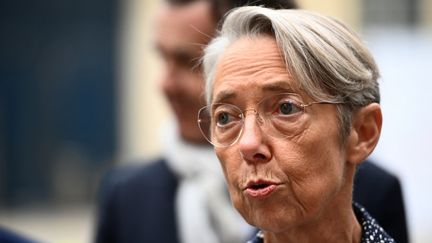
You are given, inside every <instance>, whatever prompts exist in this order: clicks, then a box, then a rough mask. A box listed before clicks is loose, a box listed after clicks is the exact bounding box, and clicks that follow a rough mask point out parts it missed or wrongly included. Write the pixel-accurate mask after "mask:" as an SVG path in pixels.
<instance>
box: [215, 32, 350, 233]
mask: <svg viewBox="0 0 432 243" xmlns="http://www.w3.org/2000/svg"><path fill="white" fill-rule="evenodd" d="M279 93H297V94H299V95H300V96H301V97H302V99H303V103H304V104H306V103H309V102H311V101H312V100H311V99H310V97H309V96H307V95H306V93H305V92H303V91H302V90H301V89H300V87H299V85H298V83H297V81H296V80H294V79H293V78H292V77H291V76H290V75H289V73H288V72H287V71H286V67H285V63H284V61H283V60H282V58H281V53H280V51H279V49H278V47H277V45H276V42H275V40H274V39H273V38H271V37H254V38H246V37H244V38H241V39H239V40H237V41H236V42H234V43H233V44H232V45H231V46H229V47H228V49H227V50H226V51H225V53H224V54H223V56H222V57H221V60H220V62H219V64H218V66H217V71H216V76H215V82H214V87H213V96H212V97H214V100H213V102H214V103H216V102H222V103H229V104H233V105H236V106H238V107H239V108H240V109H242V110H246V109H248V110H249V109H252V108H256V104H257V103H258V102H259V101H260V100H262V99H263V98H265V97H268V96H271V95H275V94H279ZM301 116H302V117H301V125H298V126H296V127H297V129H296V131H295V132H293V133H292V134H291V136H290V137H289V138H276V137H274V136H269V135H268V134H267V133H265V132H263V130H265V129H264V126H266V122H264V123H261V122H260V121H257V116H254V115H251V114H247V115H246V118H245V119H244V128H243V133H242V136H241V137H240V138H239V140H238V141H237V142H236V143H235V144H233V145H231V146H229V147H225V148H215V151H216V154H217V156H218V158H219V159H220V161H221V164H222V167H223V170H224V173H225V177H226V180H227V182H228V187H229V192H230V195H231V199H232V201H233V203H234V206H235V207H236V208H237V210H238V211H239V212H240V213H241V214H242V216H243V217H244V218H245V219H246V220H247V221H248V222H249V223H250V224H252V225H255V226H257V227H259V228H261V229H263V230H269V231H272V232H281V231H286V230H287V229H288V228H292V227H298V226H302V225H305V224H313V222H314V220H318V219H319V217H320V216H321V215H322V212H324V210H328V209H330V208H331V207H337V205H338V203H339V202H340V200H345V198H344V197H345V196H346V195H347V194H348V193H344V192H346V191H347V190H346V188H347V184H349V183H345V152H344V151H345V150H344V146H342V145H341V141H340V136H339V128H338V123H337V121H338V119H337V116H336V107H335V105H330V104H315V105H311V106H308V107H307V108H306V110H305V112H304V113H303V114H302V115H301Z"/></svg>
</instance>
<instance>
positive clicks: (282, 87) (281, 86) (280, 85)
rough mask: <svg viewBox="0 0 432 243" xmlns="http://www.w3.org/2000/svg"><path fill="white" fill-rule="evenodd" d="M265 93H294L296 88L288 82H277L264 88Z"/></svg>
mask: <svg viewBox="0 0 432 243" xmlns="http://www.w3.org/2000/svg"><path fill="white" fill-rule="evenodd" d="M262 90H264V91H284V92H294V88H293V87H292V86H291V85H290V84H289V82H288V81H286V80H285V81H284V80H281V81H277V82H274V83H270V84H266V85H264V86H263V87H262Z"/></svg>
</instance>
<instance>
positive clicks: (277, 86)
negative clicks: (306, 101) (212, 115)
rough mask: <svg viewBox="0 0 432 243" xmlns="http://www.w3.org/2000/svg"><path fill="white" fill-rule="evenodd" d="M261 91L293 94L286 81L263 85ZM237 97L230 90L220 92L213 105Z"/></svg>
mask: <svg viewBox="0 0 432 243" xmlns="http://www.w3.org/2000/svg"><path fill="white" fill-rule="evenodd" d="M262 90H263V91H272V92H277V91H279V92H280V91H282V92H289V93H293V92H294V89H293V88H292V86H291V85H290V84H289V82H288V81H283V80H281V81H277V82H274V83H271V84H265V85H264V86H263V87H262ZM235 97H237V93H236V92H234V91H232V90H222V91H221V92H219V93H218V94H217V95H216V97H215V98H214V99H213V103H223V102H224V101H226V100H229V99H233V98H235Z"/></svg>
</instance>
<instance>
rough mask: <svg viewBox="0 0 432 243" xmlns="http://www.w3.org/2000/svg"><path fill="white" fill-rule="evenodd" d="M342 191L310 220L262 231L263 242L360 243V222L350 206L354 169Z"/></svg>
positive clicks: (348, 175) (347, 175)
mask: <svg viewBox="0 0 432 243" xmlns="http://www.w3.org/2000/svg"><path fill="white" fill-rule="evenodd" d="M348 171H349V172H347V174H346V178H347V181H346V183H345V185H344V187H343V188H342V189H341V191H340V192H339V193H338V195H336V197H335V198H334V199H333V200H332V201H331V202H330V203H329V204H328V206H327V207H326V209H325V210H323V212H322V213H321V214H320V215H319V216H317V218H316V219H315V220H313V222H310V223H308V224H305V225H300V226H297V227H294V228H290V229H288V230H287V231H284V232H277V233H275V232H266V231H265V232H264V242H265V243H290V242H296V243H298V242H300V243H309V242H310V243H312V242H334V243H339V242H340V243H347V242H349V243H359V242H360V240H361V225H360V224H359V222H358V220H357V218H356V216H355V214H354V211H353V208H352V184H353V177H354V173H355V168H354V167H353V168H352V170H351V169H348Z"/></svg>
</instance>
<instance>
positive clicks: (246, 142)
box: [238, 114, 271, 163]
mask: <svg viewBox="0 0 432 243" xmlns="http://www.w3.org/2000/svg"><path fill="white" fill-rule="evenodd" d="M259 123H261V121H260V118H259V116H258V115H256V114H255V115H253V116H246V115H245V118H244V124H243V132H242V135H241V137H240V139H239V141H238V146H239V150H240V154H241V156H242V157H243V159H244V160H246V161H247V162H249V163H260V162H261V163H263V162H267V161H269V160H270V158H271V153H270V149H269V148H268V146H267V144H266V141H265V139H266V138H265V136H263V135H264V134H263V132H262V131H261V127H260V124H259Z"/></svg>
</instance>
